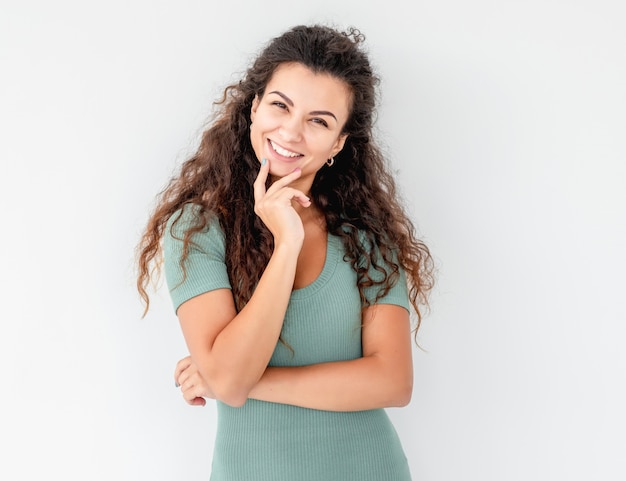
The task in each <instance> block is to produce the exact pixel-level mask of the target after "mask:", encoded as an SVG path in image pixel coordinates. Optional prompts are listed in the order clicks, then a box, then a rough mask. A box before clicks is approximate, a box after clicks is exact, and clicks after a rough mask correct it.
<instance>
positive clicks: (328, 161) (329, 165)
mask: <svg viewBox="0 0 626 481" xmlns="http://www.w3.org/2000/svg"><path fill="white" fill-rule="evenodd" d="M334 163H335V158H334V157H331V158H330V159H328V160H327V161H326V165H327V166H328V167H332V166H333V164H334Z"/></svg>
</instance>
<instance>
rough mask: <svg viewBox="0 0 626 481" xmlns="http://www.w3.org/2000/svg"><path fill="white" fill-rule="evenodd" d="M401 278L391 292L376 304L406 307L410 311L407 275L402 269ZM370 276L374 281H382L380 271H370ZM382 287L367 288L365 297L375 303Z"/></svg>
mask: <svg viewBox="0 0 626 481" xmlns="http://www.w3.org/2000/svg"><path fill="white" fill-rule="evenodd" d="M399 274H400V275H399V277H398V279H397V280H396V283H395V284H394V285H393V286H392V287H391V288H390V289H389V292H387V294H385V295H384V296H383V297H381V298H380V299H378V300H376V301H375V304H394V305H396V306H400V307H404V308H405V309H406V310H407V311H410V308H409V307H410V302H409V292H408V287H407V280H406V273H405V272H404V269H402V268H400V272H399ZM370 276H371V277H372V279H380V278H381V277H382V273H381V272H378V271H374V270H373V269H372V270H370ZM380 288H381V285H373V286H371V287H366V288H365V297H366V298H367V299H368V300H369V301H370V302H374V299H376V294H377V293H378V291H379V290H380Z"/></svg>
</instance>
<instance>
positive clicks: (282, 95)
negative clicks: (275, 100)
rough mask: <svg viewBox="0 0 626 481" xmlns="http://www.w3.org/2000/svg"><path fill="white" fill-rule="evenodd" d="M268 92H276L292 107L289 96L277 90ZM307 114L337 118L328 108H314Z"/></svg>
mask: <svg viewBox="0 0 626 481" xmlns="http://www.w3.org/2000/svg"><path fill="white" fill-rule="evenodd" d="M270 94H276V95H278V96H280V97H281V98H282V99H283V100H284V101H285V102H286V103H287V104H288V105H289V106H290V107H293V101H292V100H291V99H290V98H289V97H287V96H286V95H285V94H284V93H282V92H280V91H278V90H272V91H271V92H270ZM309 114H310V115H329V116H331V117H332V118H333V119H335V120H337V117H336V116H335V114H333V113H332V112H329V111H328V110H314V111H312V112H309Z"/></svg>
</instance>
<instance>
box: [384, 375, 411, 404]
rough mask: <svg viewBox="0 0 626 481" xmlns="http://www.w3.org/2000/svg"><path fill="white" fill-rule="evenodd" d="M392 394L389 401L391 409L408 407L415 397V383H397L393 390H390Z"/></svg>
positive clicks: (409, 381)
mask: <svg viewBox="0 0 626 481" xmlns="http://www.w3.org/2000/svg"><path fill="white" fill-rule="evenodd" d="M390 393H391V394H392V395H391V396H390V399H389V406H390V407H398V408H402V407H405V406H407V405H408V404H409V403H410V402H411V397H412V396H413V381H412V380H408V381H404V382H402V381H400V382H397V383H395V384H394V386H393V388H392V389H390Z"/></svg>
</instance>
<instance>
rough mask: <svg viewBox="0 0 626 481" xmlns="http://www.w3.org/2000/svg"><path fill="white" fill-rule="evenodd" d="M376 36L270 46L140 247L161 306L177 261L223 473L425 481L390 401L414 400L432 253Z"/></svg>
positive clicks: (201, 396) (294, 36) (176, 281)
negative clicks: (399, 153)
mask: <svg viewBox="0 0 626 481" xmlns="http://www.w3.org/2000/svg"><path fill="white" fill-rule="evenodd" d="M363 40H364V38H363V36H362V35H361V34H360V32H359V31H358V30H356V29H351V30H349V31H347V32H345V33H344V32H339V31H337V30H334V29H332V28H328V27H325V26H320V25H313V26H298V27H295V28H292V29H291V30H289V31H286V32H285V33H283V34H282V35H280V36H279V37H277V38H274V39H273V40H271V41H270V42H269V43H268V45H267V46H266V47H265V49H264V50H263V51H262V52H261V54H260V55H259V56H258V58H257V59H256V61H255V62H254V63H253V65H252V66H251V67H250V68H249V69H248V71H247V73H246V75H245V77H244V78H243V79H242V80H241V81H240V82H239V83H237V84H235V85H231V86H229V87H227V88H226V90H225V92H224V97H223V99H222V100H221V101H220V102H218V105H219V106H220V109H219V110H218V112H217V115H216V117H215V119H214V120H213V122H212V123H211V126H210V127H209V128H208V129H207V130H206V131H205V132H204V134H203V137H202V141H201V143H200V146H199V148H198V150H197V152H196V153H195V155H193V156H192V157H191V158H190V159H189V160H187V161H186V162H185V163H184V164H183V165H182V168H181V171H180V173H179V175H177V176H176V177H175V178H173V179H172V180H171V182H170V184H169V186H168V187H167V188H166V189H165V190H164V192H163V193H162V194H161V196H160V197H159V201H158V204H157V206H156V209H155V211H154V212H153V214H152V216H151V217H150V220H149V222H148V225H147V228H146V231H145V233H144V235H143V238H142V241H141V243H140V245H139V259H138V266H139V276H138V288H139V291H140V293H141V295H142V297H143V299H144V300H145V302H146V310H147V309H148V306H149V298H148V294H147V286H148V284H149V282H150V279H151V277H153V276H155V275H158V271H159V268H160V266H161V263H160V260H161V257H163V259H164V270H165V276H166V280H167V285H168V287H169V290H170V294H171V298H172V301H173V304H174V309H175V312H176V314H177V316H178V318H179V320H180V325H181V328H182V331H183V334H184V338H185V341H186V343H187V346H188V349H189V354H190V355H189V356H188V357H185V358H184V359H182V360H181V361H179V362H178V364H177V366H176V369H175V380H176V383H177V385H179V386H180V388H181V390H182V393H183V395H184V398H185V400H186V401H187V402H188V403H189V404H192V405H204V404H205V403H206V398H212V399H215V400H217V408H218V427H217V437H216V442H215V451H214V453H213V464H212V473H211V479H212V480H213V481H225V480H229V481H231V480H236V481H244V480H245V481H257V480H258V481H265V480H267V481H269V480H271V481H280V480H289V481H307V480H311V481H313V480H314V481H332V480H337V481H350V480H355V481H356V480H358V481H406V480H409V479H410V473H409V468H408V464H407V460H406V457H405V455H404V452H403V449H402V446H401V444H400V442H399V439H398V436H397V435H396V432H395V430H394V428H393V426H392V425H391V423H390V420H389V418H388V417H387V415H386V412H385V410H384V408H385V407H391V406H404V405H406V404H407V403H408V402H409V400H410V398H411V391H412V382H413V371H412V357H411V352H412V333H411V331H412V327H413V330H416V329H417V328H419V323H420V321H421V315H422V313H421V309H423V308H424V306H425V305H426V304H427V294H428V292H429V290H430V288H431V287H432V283H433V275H432V258H431V256H430V253H429V250H428V248H427V247H426V246H425V245H424V244H423V243H422V242H421V241H420V240H418V239H417V238H416V234H415V232H414V227H413V225H412V223H411V221H410V219H409V218H408V216H407V214H406V213H405V211H404V209H403V207H402V205H401V203H400V202H399V200H398V198H397V195H396V191H395V183H394V179H393V177H392V176H391V175H390V173H389V171H388V169H387V166H386V161H385V159H384V157H383V155H382V153H381V151H380V149H379V148H378V147H377V146H376V144H375V140H374V138H373V135H372V124H373V119H374V111H375V107H376V94H377V92H376V88H377V85H378V79H377V77H376V75H375V74H374V72H373V69H372V67H371V65H370V63H369V61H368V58H367V55H366V53H365V52H364V51H363V48H362V42H363ZM411 311H413V312H414V313H415V314H416V316H415V321H416V322H415V325H414V326H412V323H411V314H410V313H411Z"/></svg>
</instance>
